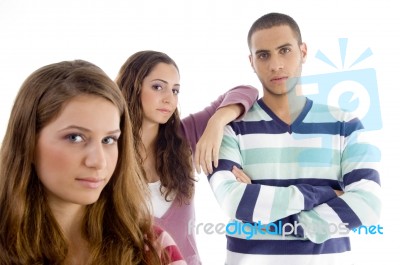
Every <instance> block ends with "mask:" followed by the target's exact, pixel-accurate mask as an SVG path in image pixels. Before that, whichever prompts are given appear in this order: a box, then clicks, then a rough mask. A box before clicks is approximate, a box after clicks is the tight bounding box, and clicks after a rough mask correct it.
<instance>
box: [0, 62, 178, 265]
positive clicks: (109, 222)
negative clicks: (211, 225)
mask: <svg viewBox="0 0 400 265" xmlns="http://www.w3.org/2000/svg"><path fill="white" fill-rule="evenodd" d="M133 146H134V141H133V138H132V131H131V123H130V118H129V114H128V110H127V105H126V103H125V100H124V98H123V96H122V94H121V92H120V91H119V89H118V87H117V86H116V84H115V83H114V82H113V81H112V80H111V79H110V78H109V77H108V76H107V75H106V74H105V73H104V72H103V71H102V70H101V69H100V68H99V67H97V66H95V65H93V64H91V63H89V62H86V61H82V60H77V61H64V62H59V63H55V64H50V65H47V66H44V67H42V68H40V69H38V70H36V71H35V72H33V73H32V74H31V75H30V76H29V77H28V78H27V79H26V80H25V82H24V83H23V84H22V87H21V89H20V91H19V93H18V95H17V98H16V100H15V103H14V107H13V109H12V112H11V115H10V120H9V124H8V128H7V131H6V134H5V137H4V140H3V142H2V146H1V153H0V220H1V221H0V264H4V265H6V264H7V265H8V264H85V265H86V264H96V265H99V264H110V265H111V264H113V265H114V264H129V265H131V264H151V265H153V264H185V263H184V261H183V260H182V258H180V253H179V250H178V249H177V247H176V246H175V245H174V242H173V240H172V239H171V238H170V237H169V235H168V234H167V233H165V232H163V230H160V229H159V228H158V227H155V229H154V227H153V225H152V219H151V216H150V213H149V211H148V206H147V203H146V202H147V201H148V199H147V194H146V193H145V192H143V190H144V187H145V185H146V183H145V182H144V181H143V177H142V176H141V175H140V171H138V168H139V166H138V164H137V159H136V158H135V154H134V152H133Z"/></svg>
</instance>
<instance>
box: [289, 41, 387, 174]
mask: <svg viewBox="0 0 400 265" xmlns="http://www.w3.org/2000/svg"><path fill="white" fill-rule="evenodd" d="M339 46H340V52H341V59H342V70H340V71H334V72H330V73H324V74H316V75H309V76H302V77H301V78H300V79H299V80H298V82H299V84H301V85H302V89H304V88H305V89H304V90H303V91H305V94H306V96H307V97H308V98H310V99H311V100H313V101H314V102H316V103H321V104H324V105H327V106H332V107H333V108H332V109H335V108H339V109H341V110H343V111H345V112H349V113H351V114H352V115H351V116H355V117H357V118H358V119H359V120H360V121H361V122H362V124H363V126H364V130H365V131H373V130H379V129H381V128H382V118H381V110H380V103H379V94H378V84H377V77H376V71H375V69H373V68H365V69H358V70H349V69H346V70H343V68H344V65H345V58H346V48H347V39H343V38H342V39H339ZM371 55H372V51H371V50H370V49H369V48H368V49H366V50H365V51H364V52H363V53H362V54H361V55H360V56H359V57H358V58H357V59H356V60H355V61H354V62H353V63H352V64H351V65H350V67H349V68H351V67H352V66H354V65H356V64H358V63H360V62H362V61H363V60H365V59H366V58H367V57H369V56H371ZM316 58H317V59H319V60H321V61H323V62H324V63H326V64H329V65H330V66H333V67H334V68H336V69H339V68H338V67H337V66H336V65H335V64H333V63H332V62H331V61H330V60H329V59H328V57H327V56H325V55H324V54H323V53H322V52H321V51H318V52H317V54H316ZM307 88H309V90H308V92H309V93H307ZM310 88H311V89H310ZM310 91H311V93H310ZM336 113H337V112H336V111H330V114H331V115H332V120H335V118H336V117H335V114H336ZM294 137H295V138H297V139H298V140H301V139H305V138H310V137H311V138H312V137H315V135H307V134H296V135H295V136H294ZM331 145H332V139H331V137H330V136H329V135H326V137H321V148H322V149H325V148H324V147H327V148H326V149H325V150H326V154H325V155H324V153H323V152H321V150H319V151H318V152H315V153H313V151H312V150H309V151H306V153H301V154H299V157H298V159H299V162H300V163H301V164H302V165H304V166H307V165H310V164H313V165H314V166H330V165H331V162H332V160H331V159H332V158H333V153H332V150H330V148H329V147H330V146H331ZM313 156H318V157H315V159H313ZM380 158H381V155H380V151H379V149H378V148H376V150H375V152H374V154H373V157H372V159H371V160H373V161H379V160H380Z"/></svg>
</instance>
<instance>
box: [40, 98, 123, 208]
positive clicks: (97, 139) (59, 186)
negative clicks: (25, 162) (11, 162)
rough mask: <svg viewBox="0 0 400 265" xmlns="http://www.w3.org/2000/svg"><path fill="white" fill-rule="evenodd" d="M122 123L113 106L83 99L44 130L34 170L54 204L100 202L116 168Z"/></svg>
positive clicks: (68, 105)
mask: <svg viewBox="0 0 400 265" xmlns="http://www.w3.org/2000/svg"><path fill="white" fill-rule="evenodd" d="M119 124H120V114H119V111H118V109H117V107H116V106H115V105H114V104H113V103H111V102H110V101H108V100H106V99H104V98H101V97H99V96H93V95H84V96H78V97H75V98H73V99H72V100H71V101H69V102H68V103H66V105H65V106H64V108H63V109H62V111H61V113H60V115H59V116H58V117H57V118H56V119H55V120H53V121H52V122H50V123H49V124H47V125H46V126H45V127H44V128H43V129H42V130H41V131H40V133H39V138H38V140H37V144H36V150H35V151H36V153H35V155H36V159H35V168H36V172H37V174H38V177H39V179H40V181H41V182H42V184H43V186H44V187H45V190H46V193H47V196H48V201H49V203H50V205H52V204H54V203H56V204H60V203H61V204H65V203H67V204H68V203H69V204H71V203H72V204H79V205H88V204H92V203H94V202H95V201H96V200H97V199H98V198H99V196H100V193H101V191H102V190H103V188H104V186H105V185H106V184H107V183H108V181H109V179H110V178H111V176H112V174H113V172H114V170H115V167H116V164H117V160H118V145H117V140H118V138H119V136H120V133H121V132H120V127H119Z"/></svg>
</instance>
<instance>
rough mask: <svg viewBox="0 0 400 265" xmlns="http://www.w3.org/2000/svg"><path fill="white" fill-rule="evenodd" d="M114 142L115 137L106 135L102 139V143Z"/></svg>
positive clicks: (116, 140)
mask: <svg viewBox="0 0 400 265" xmlns="http://www.w3.org/2000/svg"><path fill="white" fill-rule="evenodd" d="M116 142H118V138H117V137H106V138H104V139H103V144H115V143H116Z"/></svg>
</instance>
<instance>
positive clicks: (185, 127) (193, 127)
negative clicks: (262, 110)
mask: <svg viewBox="0 0 400 265" xmlns="http://www.w3.org/2000/svg"><path fill="white" fill-rule="evenodd" d="M257 98H258V90H257V89H256V88H254V87H252V86H245V85H241V86H237V87H234V88H232V89H230V90H228V91H227V92H226V93H224V94H222V95H220V96H219V97H218V98H217V99H216V100H215V101H213V102H211V104H210V105H209V106H207V107H206V108H204V109H203V110H202V111H199V112H196V113H193V114H190V115H189V116H188V117H185V118H184V119H182V121H181V127H182V131H183V134H184V136H185V137H186V139H188V141H189V142H190V146H191V148H192V151H193V152H194V151H195V149H196V143H197V142H198V140H199V139H200V137H201V135H202V134H203V132H204V130H205V129H206V127H207V123H208V120H209V119H210V118H211V117H212V116H213V115H214V113H215V112H216V111H217V110H218V109H219V108H222V107H225V106H228V105H232V104H240V105H242V106H243V109H244V111H243V113H242V115H241V116H240V117H238V119H240V118H241V117H242V116H243V115H244V114H245V113H247V111H248V110H249V109H250V107H251V106H252V105H253V104H254V102H256V100H257Z"/></svg>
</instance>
